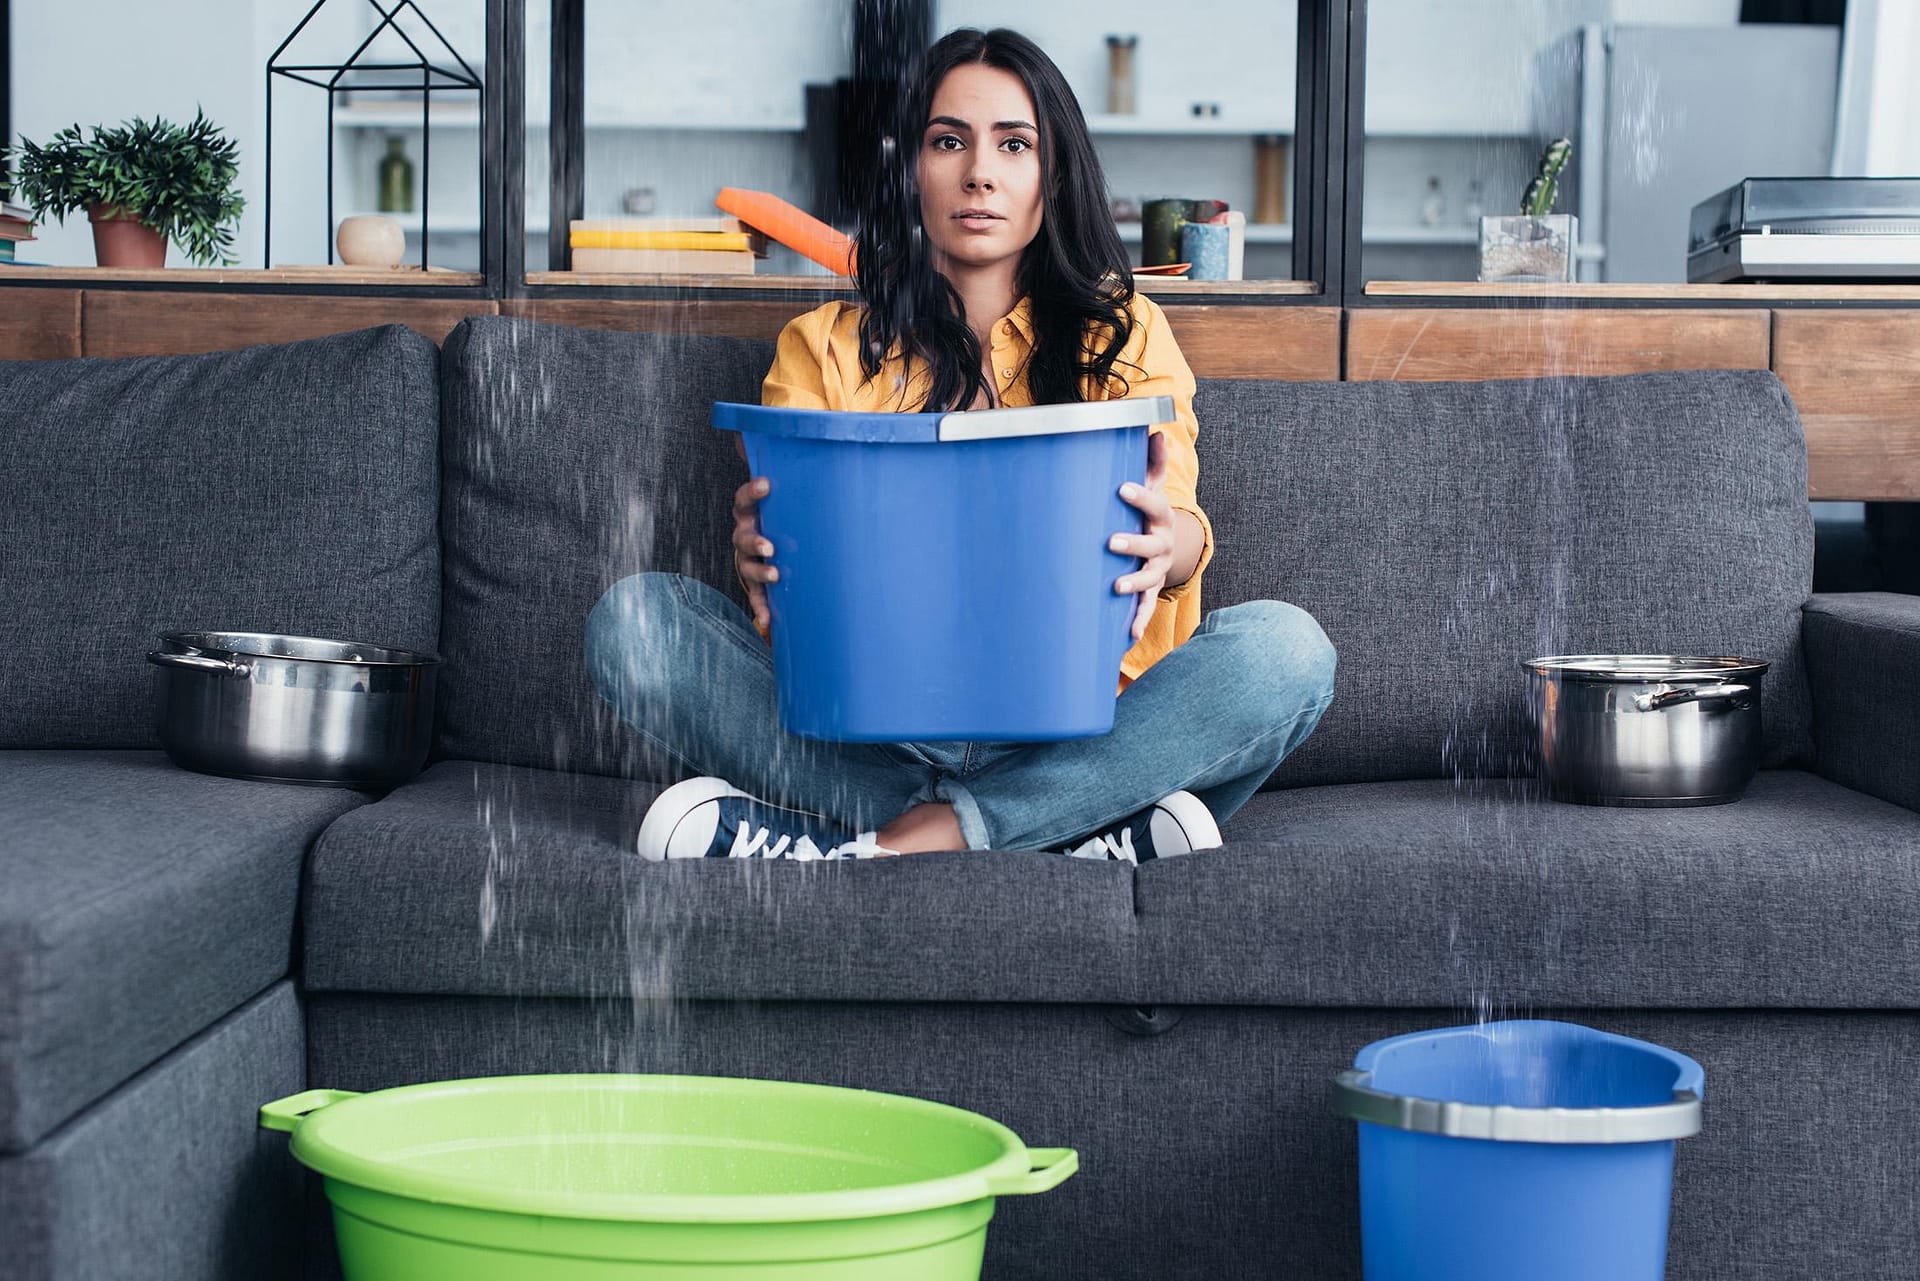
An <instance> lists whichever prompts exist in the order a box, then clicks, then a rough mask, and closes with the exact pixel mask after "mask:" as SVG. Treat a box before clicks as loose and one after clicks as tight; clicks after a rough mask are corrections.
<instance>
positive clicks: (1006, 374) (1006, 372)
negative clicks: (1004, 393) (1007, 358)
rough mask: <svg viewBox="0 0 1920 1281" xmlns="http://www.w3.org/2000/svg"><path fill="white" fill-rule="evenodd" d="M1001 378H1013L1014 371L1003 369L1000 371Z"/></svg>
mask: <svg viewBox="0 0 1920 1281" xmlns="http://www.w3.org/2000/svg"><path fill="white" fill-rule="evenodd" d="M1000 376H1001V377H1002V378H1011V377H1013V371H1012V370H1011V369H1002V370H1001V371H1000Z"/></svg>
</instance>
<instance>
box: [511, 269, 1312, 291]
mask: <svg viewBox="0 0 1920 1281" xmlns="http://www.w3.org/2000/svg"><path fill="white" fill-rule="evenodd" d="M527 283H528V284H529V285H539V286H543V287H548V286H551V287H558V288H567V287H569V286H571V287H573V288H576V289H580V288H596V289H600V288H606V287H608V286H613V287H616V288H617V287H621V286H627V287H632V288H639V287H647V288H655V289H658V288H667V289H713V290H729V289H773V290H792V291H795V292H813V293H820V294H840V293H848V294H850V293H852V292H853V282H852V281H851V280H849V279H847V278H846V277H845V276H672V275H651V274H641V273H636V272H619V273H609V272H578V271H530V272H528V273H527ZM1133 283H1134V286H1135V288H1137V289H1138V290H1139V291H1140V292H1141V293H1143V294H1152V295H1161V296H1182V297H1185V296H1196V295H1197V296H1200V297H1209V298H1261V297H1276V296H1287V295H1311V294H1314V293H1316V292H1318V291H1319V288H1320V287H1319V286H1318V285H1316V284H1314V283H1313V282H1312V281H1310V280H1165V279H1155V278H1154V277H1152V276H1141V277H1137V278H1136V279H1135V280H1134V282H1133Z"/></svg>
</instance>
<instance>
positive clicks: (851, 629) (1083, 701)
mask: <svg viewBox="0 0 1920 1281" xmlns="http://www.w3.org/2000/svg"><path fill="white" fill-rule="evenodd" d="M1172 417H1173V403H1172V400H1171V398H1169V397H1165V396H1154V397H1143V398H1140V399H1132V400H1111V401H1097V402H1090V403H1085V404H1072V405H1041V406H1035V407H1032V408H1020V409H991V410H978V411H975V412H972V413H954V414H858V413H836V412H830V411H826V410H809V409H767V408H762V407H761V406H759V405H733V404H718V405H715V406H714V414H713V425H714V426H715V427H717V428H721V429H723V430H727V431H737V432H740V433H741V434H742V435H743V437H744V438H745V441H746V447H747V460H748V462H749V464H750V465H751V467H752V469H753V474H754V475H756V476H765V477H767V479H768V482H769V484H770V486H771V489H770V492H769V493H768V494H767V496H766V498H764V499H762V500H761V503H760V528H761V531H762V533H763V534H765V536H766V537H767V539H768V540H769V541H770V542H772V543H773V546H774V554H773V562H774V564H775V566H777V567H778V569H779V571H780V578H779V581H777V582H775V583H774V584H772V587H771V590H770V591H769V592H768V594H767V604H768V608H769V611H770V612H771V614H772V616H773V657H774V673H775V676H776V678H777V680H778V684H779V689H780V721H781V724H782V725H783V726H785V727H786V729H787V731H788V732H789V733H793V734H801V735H805V736H807V737H809V738H819V739H830V740H835V741H840V742H904V741H913V740H939V739H978V740H985V741H1034V740H1043V739H1061V738H1083V737H1087V736H1090V735H1094V734H1105V733H1107V732H1108V731H1110V730H1111V729H1112V728H1113V704H1114V698H1115V695H1116V693H1117V692H1118V688H1119V682H1120V660H1121V658H1122V657H1123V656H1124V655H1125V654H1126V651H1127V649H1128V646H1129V643H1130V642H1129V636H1128V632H1129V629H1130V628H1131V626H1132V622H1133V612H1134V604H1135V601H1136V598H1135V597H1133V596H1121V595H1117V594H1116V593H1115V592H1114V590H1113V584H1114V580H1115V579H1117V578H1119V577H1120V576H1121V575H1123V574H1125V573H1127V572H1128V571H1129V570H1131V569H1134V568H1136V567H1137V566H1138V565H1139V564H1140V561H1139V560H1138V559H1137V558H1135V557H1131V556H1120V555H1116V554H1115V553H1113V552H1112V551H1110V550H1108V548H1107V540H1108V539H1109V538H1111V537H1112V536H1113V535H1114V534H1116V533H1119V532H1121V531H1123V530H1129V529H1131V530H1138V529H1140V528H1141V522H1140V514H1139V512H1138V511H1137V510H1136V509H1134V508H1133V507H1131V506H1129V505H1128V504H1127V503H1125V502H1124V501H1122V500H1121V498H1120V496H1119V490H1120V486H1121V485H1122V484H1123V483H1124V482H1126V481H1128V480H1133V481H1141V480H1144V479H1145V475H1146V463H1147V448H1146V436H1147V428H1148V426H1150V425H1152V424H1154V423H1160V422H1166V421H1169V420H1170V419H1171V418H1172Z"/></svg>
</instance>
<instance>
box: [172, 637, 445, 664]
mask: <svg viewBox="0 0 1920 1281" xmlns="http://www.w3.org/2000/svg"><path fill="white" fill-rule="evenodd" d="M160 645H161V648H162V649H165V650H169V651H172V652H174V653H187V654H208V655H212V656H215V657H232V656H234V655H242V656H245V657H247V658H294V659H300V660H303V661H306V662H314V663H353V664H357V665H359V666H362V667H418V666H421V665H422V664H427V663H438V662H439V661H440V659H439V658H438V657H437V656H435V655H433V654H419V653H415V652H414V651H413V650H410V649H394V648H392V647H391V646H387V645H363V644H361V643H360V642H358V641H338V640H324V639H322V638H320V637H317V636H283V635H280V634H278V633H275V632H164V633H162V634H161V636H160Z"/></svg>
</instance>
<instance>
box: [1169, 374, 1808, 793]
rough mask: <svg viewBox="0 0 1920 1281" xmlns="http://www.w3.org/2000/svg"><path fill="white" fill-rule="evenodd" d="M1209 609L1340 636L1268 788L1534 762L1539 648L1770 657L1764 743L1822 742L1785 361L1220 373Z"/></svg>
mask: <svg viewBox="0 0 1920 1281" xmlns="http://www.w3.org/2000/svg"><path fill="white" fill-rule="evenodd" d="M1195 412H1196V415H1197V417H1198V418H1199V420H1200V424H1201V427H1200V442H1201V450H1200V454H1201V468H1200V498H1201V505H1202V506H1203V507H1205V508H1206V510H1207V513H1208V515H1209V516H1210V517H1211V518H1212V521H1213V524H1214V530H1215V537H1216V539H1217V542H1218V547H1217V550H1216V554H1215V559H1214V561H1213V563H1212V566H1211V568H1210V569H1209V571H1208V573H1207V578H1206V582H1205V584H1204V590H1205V601H1206V605H1207V606H1208V607H1209V608H1216V607H1219V606H1222V605H1228V604H1233V603H1236V602H1238V601H1242V600H1247V599H1251V598H1255V597H1272V598H1277V599H1281V600H1286V601H1290V602H1292V603H1293V604H1295V605H1298V606H1300V607H1301V608H1303V609H1305V610H1307V611H1308V612H1309V613H1311V614H1312V615H1313V616H1314V617H1315V618H1317V619H1318V620H1319V621H1320V624H1321V626H1322V627H1323V628H1324V629H1325V630H1326V633H1327V635H1328V637H1329V639H1331V640H1332V641H1333V644H1334V648H1335V650H1336V652H1337V653H1338V655H1339V667H1338V672H1337V675H1336V678H1335V686H1334V691H1335V692H1334V701H1333V704H1332V706H1331V707H1330V708H1329V709H1328V711H1327V713H1326V715H1325V716H1324V717H1323V718H1322V719H1321V721H1320V724H1319V726H1318V727H1317V728H1316V729H1315V730H1314V733H1313V735H1312V737H1310V738H1309V739H1308V740H1307V741H1306V742H1305V743H1304V744H1303V745H1302V746H1301V747H1300V749H1299V750H1298V751H1296V752H1295V753H1294V755H1293V756H1291V757H1289V758H1288V759H1287V760H1286V761H1285V762H1284V763H1283V764H1282V765H1281V767H1280V769H1279V770H1278V771H1277V772H1276V773H1275V775H1274V777H1273V779H1272V780H1271V785H1273V786H1286V785H1298V784H1308V783H1340V782H1361V781H1371V780H1385V779H1396V778H1435V777H1439V778H1445V777H1461V776H1512V775H1527V774H1530V773H1532V772H1533V767H1534V753H1533V751H1532V749H1531V747H1530V743H1529V736H1528V731H1527V725H1526V714H1525V709H1526V703H1525V695H1526V690H1527V685H1526V678H1525V675H1524V673H1523V672H1522V670H1521V668H1520V664H1521V662H1522V661H1524V660H1526V659H1528V658H1533V657H1538V656H1542V655H1547V654H1580V653H1686V654H1737V655H1741V656H1743V657H1750V658H1763V659H1767V660H1768V661H1770V662H1771V663H1772V664H1773V667H1772V668H1771V669H1770V670H1769V671H1768V672H1767V675H1766V677H1765V683H1764V685H1763V690H1764V704H1763V707H1764V711H1765V718H1764V719H1765V726H1766V739H1765V752H1764V757H1763V760H1764V763H1766V764H1769V765H1779V764H1786V763H1789V762H1792V761H1802V760H1806V759H1809V758H1810V755H1811V748H1810V744H1809V739H1808V734H1809V731H1808V696H1807V691H1806V682H1805V676H1804V674H1803V670H1802V667H1801V661H1800V645H1799V635H1800V607H1801V605H1802V604H1803V603H1804V602H1805V601H1806V599H1807V596H1808V593H1809V591H1810V589H1811V584H1812V572H1813V525H1812V518H1811V515H1810V513H1809V509H1808V506H1807V482H1806V450H1805V441H1804V438H1803V436H1802V433H1801V426H1800V420H1799V416H1798V414H1797V413H1796V412H1795V411H1794V407H1793V404H1792V402H1791V400H1790V399H1789V398H1788V396H1787V393H1786V389H1785V388H1784V387H1782V386H1781V384H1780V382H1779V381H1778V380H1777V379H1776V378H1775V377H1774V376H1773V375H1772V374H1769V373H1765V372H1749V371H1708V372H1687V373H1655V374H1635V375H1630V376H1624V377H1605V378H1543V379H1529V380H1520V381H1501V382H1444V383H1391V382H1356V383H1282V382H1242V381H1208V382H1204V383H1202V384H1201V387H1200V391H1199V393H1198V395H1197V396H1196V398H1195Z"/></svg>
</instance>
